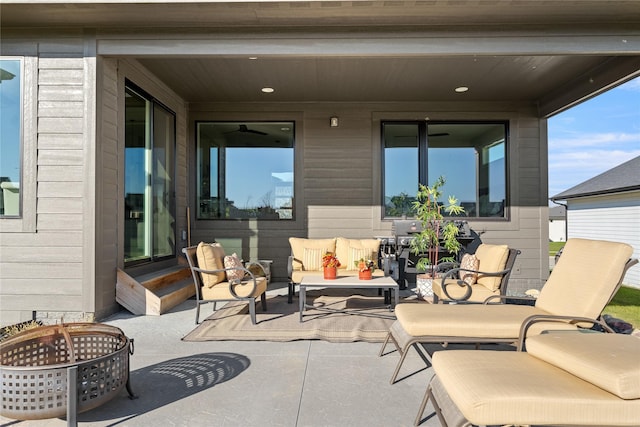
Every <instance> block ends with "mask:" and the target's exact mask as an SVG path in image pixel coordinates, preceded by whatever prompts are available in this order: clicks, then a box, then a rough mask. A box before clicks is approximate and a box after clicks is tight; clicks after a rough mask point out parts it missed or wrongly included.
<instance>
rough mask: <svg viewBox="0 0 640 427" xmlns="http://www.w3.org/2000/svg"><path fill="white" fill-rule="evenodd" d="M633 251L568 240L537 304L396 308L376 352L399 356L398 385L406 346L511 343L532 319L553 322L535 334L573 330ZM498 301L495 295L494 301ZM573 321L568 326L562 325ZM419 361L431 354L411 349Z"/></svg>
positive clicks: (599, 305)
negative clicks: (393, 352)
mask: <svg viewBox="0 0 640 427" xmlns="http://www.w3.org/2000/svg"><path fill="white" fill-rule="evenodd" d="M632 254H633V248H632V247H631V246H630V245H627V244H624V243H614V242H607V241H600V240H586V239H569V240H568V241H567V243H566V245H565V247H564V251H563V254H562V257H560V259H559V261H558V264H557V265H556V266H555V268H554V269H553V271H552V273H551V275H550V276H549V279H548V280H547V282H546V284H545V285H544V287H543V288H542V290H541V292H540V296H539V297H538V298H537V300H536V302H535V305H534V306H530V305H519V304H427V303H422V304H416V303H403V304H399V305H398V306H396V308H395V314H396V318H397V320H396V321H395V322H394V323H393V324H392V325H391V328H390V331H389V334H388V335H387V338H386V340H385V342H384V343H383V345H382V348H381V349H380V356H382V355H383V354H384V350H385V347H386V346H387V344H388V343H389V341H390V340H391V341H393V343H394V345H395V347H396V349H397V350H398V352H399V353H400V360H399V361H398V364H397V366H396V369H395V372H394V373H393V376H392V377H391V383H394V382H395V381H396V377H397V375H398V373H399V371H400V367H401V366H402V363H403V361H404V359H405V357H406V355H407V352H408V350H409V348H410V347H412V346H414V344H418V343H470V344H480V343H510V344H512V343H515V342H516V341H517V340H518V337H519V336H520V328H521V326H522V324H523V322H524V321H525V320H526V319H528V318H531V317H532V316H533V317H544V318H550V319H554V321H553V322H546V323H538V324H537V325H535V326H534V331H532V332H535V331H538V332H539V331H542V330H545V329H568V328H576V327H577V325H576V323H578V322H577V321H576V320H575V319H589V320H592V319H597V318H598V317H599V316H600V315H601V313H602V310H603V309H604V307H605V306H606V305H607V304H608V303H609V301H610V300H611V298H613V296H614V295H615V293H616V291H617V290H618V288H619V287H620V285H621V283H622V279H623V278H624V275H625V273H626V271H627V269H628V268H630V267H631V266H632V265H634V264H636V263H637V262H638V260H636V259H631V258H630V257H631V255H632ZM496 298H498V297H496ZM567 316H569V317H571V319H572V320H567V323H563V322H560V323H558V320H562V319H563V318H565V317H567ZM415 348H416V350H417V351H419V352H420V354H421V355H422V356H423V358H425V359H427V360H429V359H430V355H429V353H428V352H427V351H426V350H425V351H422V350H421V349H423V347H422V346H418V345H415Z"/></svg>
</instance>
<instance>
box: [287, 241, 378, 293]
mask: <svg viewBox="0 0 640 427" xmlns="http://www.w3.org/2000/svg"><path fill="white" fill-rule="evenodd" d="M289 244H290V245H291V255H290V256H289V258H288V262H287V271H288V275H289V292H288V301H289V303H291V302H293V294H294V293H295V286H296V285H298V284H299V283H300V280H302V278H303V277H304V276H309V275H317V276H321V275H322V274H323V271H322V270H323V269H322V256H323V255H324V254H325V253H326V252H333V253H335V255H336V257H337V258H338V261H340V264H341V266H340V267H338V276H357V275H358V267H357V266H356V264H355V262H356V261H357V260H359V259H361V258H364V259H370V260H372V261H373V262H374V266H375V270H374V271H373V276H374V277H379V276H384V275H385V272H384V270H382V269H381V268H380V267H379V263H378V256H379V250H380V240H378V239H348V238H344V237H335V238H329V239H305V238H300V237H290V238H289Z"/></svg>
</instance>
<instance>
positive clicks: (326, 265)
mask: <svg viewBox="0 0 640 427" xmlns="http://www.w3.org/2000/svg"><path fill="white" fill-rule="evenodd" d="M341 265H342V264H340V261H338V258H337V257H336V254H334V253H333V252H325V254H324V255H323V256H322V270H323V272H324V278H325V279H326V280H334V279H335V278H336V277H337V276H338V267H340V266H341Z"/></svg>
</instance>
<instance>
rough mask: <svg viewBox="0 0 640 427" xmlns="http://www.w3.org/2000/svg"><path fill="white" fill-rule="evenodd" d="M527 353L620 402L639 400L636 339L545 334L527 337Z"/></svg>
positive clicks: (639, 355)
mask: <svg viewBox="0 0 640 427" xmlns="http://www.w3.org/2000/svg"><path fill="white" fill-rule="evenodd" d="M527 351H528V352H529V354H530V355H532V356H535V357H537V358H538V359H540V360H543V361H545V362H547V363H550V364H552V365H555V366H557V367H559V368H561V369H564V370H565V371H567V372H569V373H571V374H573V375H575V376H577V377H579V378H582V379H583V380H585V381H588V382H590V383H592V384H594V385H597V386H598V387H600V388H602V389H604V390H606V391H608V392H610V393H613V394H615V395H616V396H618V397H620V398H622V399H640V339H634V338H633V337H629V336H628V335H620V334H602V333H576V332H572V333H549V334H543V335H537V336H534V337H530V338H529V339H528V340H527ZM638 422H639V423H640V418H638Z"/></svg>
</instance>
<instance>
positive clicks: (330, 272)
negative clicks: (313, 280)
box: [324, 267, 338, 280]
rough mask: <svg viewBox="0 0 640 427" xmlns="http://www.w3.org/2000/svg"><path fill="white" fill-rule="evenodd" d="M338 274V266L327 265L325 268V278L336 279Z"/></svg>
mask: <svg viewBox="0 0 640 427" xmlns="http://www.w3.org/2000/svg"><path fill="white" fill-rule="evenodd" d="M337 276H338V268H337V267H325V268H324V279H325V280H335V279H336V277H337Z"/></svg>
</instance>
